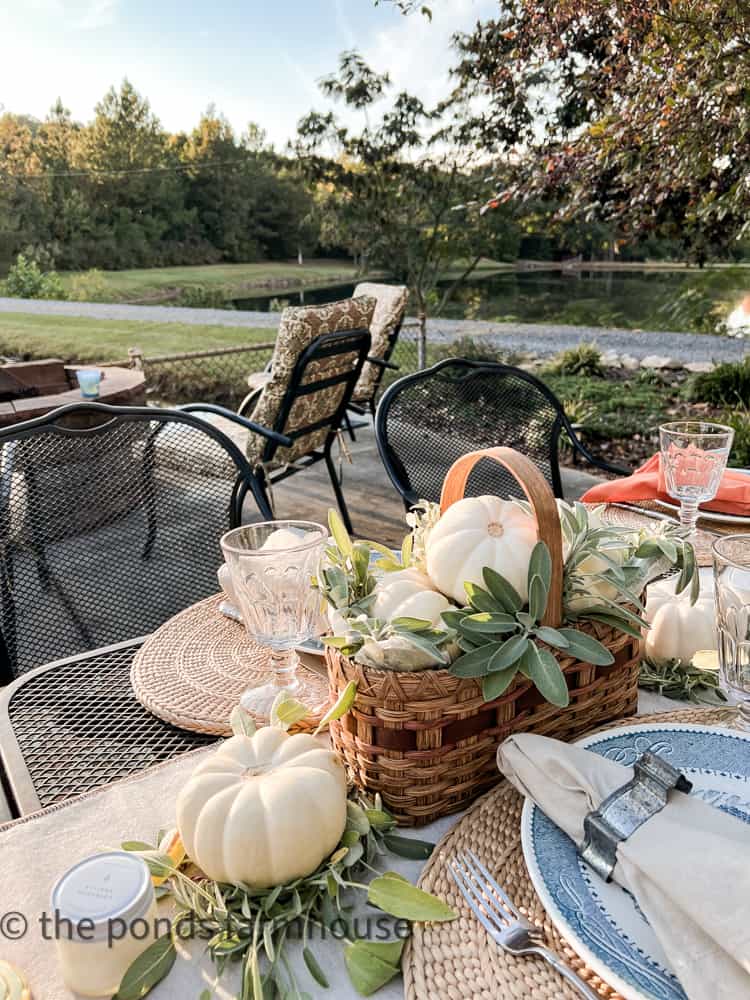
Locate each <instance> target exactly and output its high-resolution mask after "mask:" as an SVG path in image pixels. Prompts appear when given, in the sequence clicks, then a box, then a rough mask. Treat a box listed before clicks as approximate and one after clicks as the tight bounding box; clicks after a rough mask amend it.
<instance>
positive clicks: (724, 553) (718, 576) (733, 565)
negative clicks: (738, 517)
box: [713, 534, 750, 730]
mask: <svg viewBox="0 0 750 1000" xmlns="http://www.w3.org/2000/svg"><path fill="white" fill-rule="evenodd" d="M713 560H714V583H715V600H716V624H717V628H718V636H719V667H720V670H721V686H722V689H723V690H724V692H725V693H726V694H727V696H728V697H729V699H730V700H731V701H733V702H735V703H736V704H737V708H738V714H737V725H738V727H739V728H740V729H746V730H750V534H748V535H726V536H724V537H723V538H718V539H717V540H716V541H715V542H714V544H713Z"/></svg>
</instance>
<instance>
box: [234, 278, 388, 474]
mask: <svg viewBox="0 0 750 1000" xmlns="http://www.w3.org/2000/svg"><path fill="white" fill-rule="evenodd" d="M376 304H377V303H376V300H375V299H374V298H372V297H370V296H366V295H362V296H358V297H357V298H352V299H341V300H339V301H338V302H328V303H326V304H325V305H320V306H299V307H292V308H288V309H285V310H284V311H283V313H282V314H281V320H280V322H279V333H278V336H277V338H276V348H275V350H274V354H273V359H272V361H271V377H270V378H269V380H268V382H267V383H266V385H265V386H264V387H263V388H262V390H260V394H259V398H258V402H257V403H256V405H255V407H254V409H253V411H252V413H247V414H246V415H247V417H248V418H249V419H250V420H253V421H255V422H256V423H259V424H263V426H264V427H270V428H276V429H277V430H281V429H282V428H278V427H277V426H276V422H277V418H278V417H279V413H280V410H281V404H282V402H283V399H284V396H285V394H286V391H287V388H288V387H289V383H290V381H291V378H292V373H293V371H294V368H295V365H296V364H297V361H298V360H299V357H300V355H301V354H302V353H303V352H304V351H305V349H306V348H308V347H309V346H310V344H311V343H312V342H313V341H314V340H315V338H316V337H320V336H321V335H322V334H324V333H343V332H346V331H347V330H363V329H364V330H368V329H370V328H371V326H372V320H373V314H374V312H375V308H376ZM356 360H357V352H356V350H355V351H353V352H352V353H344V354H337V355H333V356H331V357H330V358H320V359H318V360H317V361H315V362H313V363H312V364H311V365H309V366H308V367H307V369H306V372H305V377H304V379H303V382H310V381H313V380H317V379H319V378H328V377H331V376H334V375H338V374H340V373H341V372H342V371H344V370H346V368H347V367H350V368H351V367H353V366H354V364H355V363H356ZM345 391H346V387H345V385H344V384H339V385H332V386H328V387H327V388H323V389H320V390H319V391H318V392H313V393H310V394H309V395H306V396H299V397H298V398H297V399H296V400H295V402H294V405H293V406H292V409H291V412H290V413H289V416H288V418H287V420H286V423H285V425H284V428H283V431H284V432H289V431H293V430H296V429H298V428H300V427H304V426H306V425H307V424H312V423H316V422H317V421H319V420H325V419H326V418H327V417H333V416H334V415H335V413H336V410H337V409H338V406H339V403H340V402H341V397H342V395H343V394H344V392H345ZM328 433H329V427H327V426H324V427H321V428H319V429H318V430H315V431H311V432H310V433H309V434H305V435H304V436H302V437H300V438H297V440H295V442H294V444H293V445H292V447H291V448H279V449H278V451H277V452H276V454H275V455H274V464H276V463H278V464H284V463H286V462H293V461H295V459H298V458H302V456H303V455H308V454H309V453H310V452H311V451H315V450H316V449H317V448H321V447H322V446H323V445H324V444H325V440H326V437H327V436H328ZM266 443H267V442H266V440H265V438H262V437H260V436H259V435H257V434H250V435H249V436H248V441H247V457H248V459H249V460H250V462H251V463H252V464H258V463H260V462H261V461H262V457H263V451H264V448H265V445H266Z"/></svg>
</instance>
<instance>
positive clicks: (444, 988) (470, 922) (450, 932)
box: [403, 708, 733, 1000]
mask: <svg viewBox="0 0 750 1000" xmlns="http://www.w3.org/2000/svg"><path fill="white" fill-rule="evenodd" d="M732 714H733V710H732V709H726V708H719V709H713V708H710V709H693V708H690V709H685V710H682V711H678V712H666V713H662V714H659V715H641V716H638V717H636V718H630V719H622V720H620V721H619V722H618V723H616V725H622V726H624V725H632V724H634V723H638V724H645V723H649V722H683V723H685V722H692V723H699V724H702V725H719V724H726V723H727V721H728V720H729V719H731V717H732ZM605 728H610V727H605ZM522 806H523V798H522V797H521V796H520V795H519V794H518V792H517V791H516V790H515V789H514V788H513V787H512V786H511V785H509V784H508V782H507V781H503V782H502V783H501V784H500V785H497V786H496V787H495V788H494V789H493V790H492V791H491V792H488V793H487V794H486V795H485V796H483V797H482V798H481V799H478V800H477V802H475V803H474V805H473V806H472V807H471V808H470V809H469V810H468V811H467V812H466V813H465V814H464V816H462V817H461V819H460V820H459V821H458V822H457V823H456V825H455V826H454V827H453V828H452V829H451V830H450V831H449V832H448V833H447V834H446V835H445V837H443V839H442V840H441V841H440V843H439V844H438V845H437V847H436V849H435V850H434V851H433V853H432V857H431V858H430V860H429V861H428V862H427V864H426V866H425V868H424V870H423V872H422V875H421V877H420V879H419V883H418V884H419V885H420V886H421V888H423V889H425V890H427V891H429V892H434V893H436V894H437V895H438V896H440V897H441V899H445V900H447V902H448V903H449V904H450V905H451V906H452V907H453V908H454V909H455V910H456V911H457V912H458V914H459V918H458V920H457V921H451V922H449V923H437V924H415V925H414V928H413V933H412V936H411V938H410V939H409V942H408V944H407V947H406V950H405V953H404V961H403V971H404V994H405V997H406V1000H438V998H440V1000H449V998H450V1000H480V998H481V1000H520V998H522V997H524V998H532V1000H563V998H564V1000H575V998H577V997H578V996H579V995H578V994H577V993H576V992H575V991H574V990H573V989H571V987H570V986H568V984H567V983H566V982H565V980H564V979H563V978H562V977H561V976H560V975H559V974H558V973H557V972H555V970H554V969H553V968H552V967H551V966H550V965H548V964H547V963H546V962H543V961H541V960H540V959H536V958H514V957H513V956H511V955H506V954H505V953H504V952H501V951H500V949H499V948H498V947H497V946H496V945H495V944H494V943H493V941H492V940H491V939H490V937H489V935H488V934H487V932H486V931H485V930H484V928H483V927H482V926H481V924H480V923H479V921H477V920H476V919H475V918H474V916H473V915H472V913H471V911H470V910H469V908H468V906H467V904H466V903H465V902H464V900H463V897H462V896H461V895H460V894H459V892H458V890H457V889H456V886H455V884H454V882H453V880H452V878H451V877H450V875H449V874H448V862H449V860H450V859H451V858H452V857H454V856H455V854H456V853H457V852H458V851H463V850H466V849H467V848H468V849H470V850H472V851H474V852H475V853H476V854H477V855H478V856H479V857H480V858H482V859H483V860H484V862H485V863H486V865H487V867H488V868H489V870H490V871H491V872H492V874H493V875H494V876H495V877H496V878H497V880H498V882H499V883H500V884H501V885H502V886H504V888H505V889H506V890H507V891H508V893H509V895H510V896H511V898H512V899H513V900H514V902H515V903H516V905H517V906H518V907H519V908H520V909H521V910H522V911H523V912H524V913H525V914H526V915H527V916H528V917H529V918H530V919H531V920H532V921H533V922H534V923H535V924H537V925H538V926H540V927H544V930H545V932H546V938H547V945H548V946H549V947H550V948H552V949H553V950H554V951H556V952H557V953H558V954H559V955H562V956H563V957H564V958H565V960H566V961H567V962H568V963H569V964H570V965H571V966H573V968H575V970H576V971H577V972H578V974H579V975H580V976H582V978H584V979H585V980H586V981H587V982H588V983H589V985H590V986H592V987H593V988H594V989H596V990H597V992H599V993H600V995H601V996H602V998H603V1000H621V998H620V995H619V994H618V993H616V992H615V991H614V990H613V989H611V988H610V987H609V986H607V984H606V983H604V982H603V981H602V980H601V979H600V978H599V977H598V976H597V975H596V974H595V973H594V972H592V971H591V970H590V969H588V968H587V967H586V965H585V963H584V962H583V961H582V960H581V959H580V958H579V957H578V955H577V954H576V953H575V952H574V951H573V949H572V948H571V947H570V946H569V945H568V944H567V942H566V941H565V940H564V939H563V938H562V937H561V936H560V935H559V934H558V932H557V931H556V930H555V928H554V927H553V926H552V923H551V922H550V920H549V918H548V916H547V914H546V913H545V911H544V908H543V907H542V904H541V902H540V901H539V898H538V896H537V895H536V892H535V891H534V887H533V886H532V884H531V880H530V878H529V875H528V872H527V871H526V865H525V863H524V859H523V853H522V851H521V808H522Z"/></svg>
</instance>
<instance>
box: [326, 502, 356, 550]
mask: <svg viewBox="0 0 750 1000" xmlns="http://www.w3.org/2000/svg"><path fill="white" fill-rule="evenodd" d="M328 527H329V529H330V531H331V534H332V535H333V540H334V542H335V543H336V545H337V546H338V548H339V551H340V552H341V554H342V555H345V556H350V555H351V554H352V553H353V551H354V546H353V544H352V540H351V538H350V537H349V532H348V531H347V530H346V528H345V527H344V522H343V521H342V520H341V515H340V514H339V512H338V511H337V510H334V509H333V508H331V509H330V510H329V511H328Z"/></svg>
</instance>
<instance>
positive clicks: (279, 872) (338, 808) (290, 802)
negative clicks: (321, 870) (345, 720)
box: [177, 726, 346, 889]
mask: <svg viewBox="0 0 750 1000" xmlns="http://www.w3.org/2000/svg"><path fill="white" fill-rule="evenodd" d="M345 826H346V775H345V772H344V766H343V764H342V763H341V760H340V758H339V757H338V755H337V754H336V753H334V752H333V751H332V750H328V749H326V748H325V747H323V746H321V744H320V743H319V742H318V741H317V740H316V739H315V738H314V737H313V736H310V735H308V734H306V733H296V734H295V735H293V736H290V735H289V734H288V733H286V732H284V731H283V730H281V729H279V728H277V727H275V726H265V727H264V728H262V729H259V730H258V732H257V733H255V735H254V736H233V737H232V738H231V739H228V740H227V741H226V742H225V743H223V744H222V745H221V747H219V749H218V750H217V751H216V752H215V753H213V754H211V756H210V757H208V759H207V760H205V761H203V763H201V764H199V765H198V767H197V768H196V769H195V771H194V772H193V774H192V776H191V777H190V778H189V779H188V781H187V783H186V784H185V785H184V787H183V788H182V790H181V792H180V794H179V796H178V799H177V828H178V830H179V832H180V837H181V838H182V842H183V844H184V845H185V850H186V851H187V853H188V856H189V857H190V858H192V860H193V861H194V862H195V864H196V865H198V867H199V868H200V869H202V871H204V872H205V874H206V875H207V876H208V877H209V878H211V879H214V880H215V881H217V882H230V883H238V882H242V883H244V884H246V885H249V886H251V887H252V888H254V889H264V888H268V887H269V886H275V885H280V884H282V883H285V882H289V881H290V880H291V879H295V878H302V877H303V876H305V875H309V874H310V872H312V871H314V870H315V869H316V868H317V867H318V865H319V864H320V863H321V861H322V860H323V859H324V858H325V857H327V856H328V855H329V854H330V853H331V852H332V851H333V850H334V849H335V847H336V845H337V844H338V842H339V840H340V839H341V835H342V834H343V832H344V827H345Z"/></svg>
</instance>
